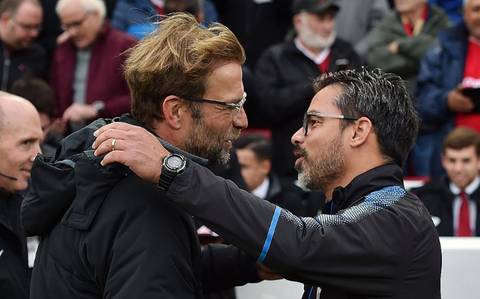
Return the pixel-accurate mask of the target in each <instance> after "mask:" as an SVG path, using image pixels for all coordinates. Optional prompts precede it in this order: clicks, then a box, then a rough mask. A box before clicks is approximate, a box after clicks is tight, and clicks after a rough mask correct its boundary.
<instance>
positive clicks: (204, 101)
mask: <svg viewBox="0 0 480 299" xmlns="http://www.w3.org/2000/svg"><path fill="white" fill-rule="evenodd" d="M178 97H180V98H182V99H185V100H188V101H194V102H199V103H209V104H216V105H221V106H228V107H230V108H235V109H237V112H235V116H234V117H233V121H236V120H237V118H238V115H239V114H240V110H242V107H243V105H244V104H245V102H246V101H247V93H246V92H244V93H243V97H242V99H241V100H240V102H238V103H228V102H220V101H215V100H208V99H202V98H197V97H192V96H178Z"/></svg>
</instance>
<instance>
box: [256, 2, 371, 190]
mask: <svg viewBox="0 0 480 299" xmlns="http://www.w3.org/2000/svg"><path fill="white" fill-rule="evenodd" d="M339 9H340V8H339V6H338V5H337V4H336V3H335V1H333V0H325V1H318V0H295V1H293V5H292V13H293V14H294V16H293V25H294V27H295V32H296V36H295V38H293V39H290V40H286V41H284V42H282V43H279V44H276V45H273V46H271V47H269V48H268V49H266V50H265V52H263V54H262V56H260V58H259V59H258V62H257V64H256V66H255V73H254V81H253V84H254V91H255V94H256V96H257V99H258V109H259V112H260V113H261V115H263V116H264V118H265V120H266V122H267V123H268V124H269V126H270V129H271V131H272V142H273V146H274V148H275V153H274V154H273V159H272V161H273V170H274V171H275V172H276V173H277V174H278V175H280V176H283V177H288V178H290V179H291V181H292V182H293V181H294V180H295V179H296V175H297V174H296V172H295V170H294V169H293V168H292V165H293V163H294V161H295V160H294V157H293V156H292V154H291V153H292V150H293V146H292V144H291V143H290V137H291V136H292V134H293V133H295V131H296V130H297V127H298V124H299V123H300V122H301V121H302V117H303V113H304V112H305V109H307V107H308V105H309V103H310V100H311V99H312V97H313V96H314V95H315V91H314V90H313V88H312V86H311V81H312V79H313V78H316V77H318V76H320V75H321V74H323V73H325V72H326V71H327V70H330V71H338V70H341V69H355V68H359V67H360V66H361V65H362V63H363V61H362V59H361V58H360V57H359V56H358V55H357V53H355V50H354V49H353V47H352V45H350V44H349V43H347V42H346V41H343V40H342V39H340V38H338V37H337V33H336V29H335V26H336V25H335V15H336V13H337V11H338V10H339Z"/></svg>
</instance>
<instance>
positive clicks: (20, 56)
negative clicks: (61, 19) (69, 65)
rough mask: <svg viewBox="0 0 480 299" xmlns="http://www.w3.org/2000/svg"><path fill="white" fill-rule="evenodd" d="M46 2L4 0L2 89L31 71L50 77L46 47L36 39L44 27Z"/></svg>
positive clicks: (1, 18)
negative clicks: (42, 3) (35, 41)
mask: <svg viewBox="0 0 480 299" xmlns="http://www.w3.org/2000/svg"><path fill="white" fill-rule="evenodd" d="M42 18H43V12H42V6H41V5H40V2H38V0H3V1H2V2H1V4H0V44H1V45H2V51H0V57H1V59H2V61H3V64H2V71H1V72H0V81H1V90H4V91H6V90H8V89H9V88H10V86H11V85H12V83H13V81H15V80H16V79H18V78H20V77H22V76H24V75H26V74H28V75H34V76H39V77H42V78H46V75H47V72H48V71H47V56H46V53H45V50H44V49H43V48H42V47H41V46H40V45H38V44H36V43H33V40H34V39H35V38H36V37H37V36H38V34H39V33H40V31H41V30H42Z"/></svg>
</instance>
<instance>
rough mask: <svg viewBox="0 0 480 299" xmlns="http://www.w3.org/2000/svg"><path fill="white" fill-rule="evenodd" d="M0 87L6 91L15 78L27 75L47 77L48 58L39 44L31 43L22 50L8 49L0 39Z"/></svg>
mask: <svg viewBox="0 0 480 299" xmlns="http://www.w3.org/2000/svg"><path fill="white" fill-rule="evenodd" d="M0 48H1V50H0V59H1V60H0V61H1V63H2V65H1V71H0V89H2V90H3V91H8V90H9V89H10V87H11V86H12V83H13V82H15V80H17V79H19V78H21V77H23V76H26V75H29V76H35V77H40V78H42V79H44V80H46V79H47V74H48V58H47V54H46V52H45V50H44V49H43V48H42V46H40V45H39V44H36V43H33V44H32V45H30V47H28V48H27V49H24V50H19V51H9V50H7V47H6V46H5V44H4V43H3V42H1V41H0Z"/></svg>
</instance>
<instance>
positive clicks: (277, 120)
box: [0, 0, 480, 298]
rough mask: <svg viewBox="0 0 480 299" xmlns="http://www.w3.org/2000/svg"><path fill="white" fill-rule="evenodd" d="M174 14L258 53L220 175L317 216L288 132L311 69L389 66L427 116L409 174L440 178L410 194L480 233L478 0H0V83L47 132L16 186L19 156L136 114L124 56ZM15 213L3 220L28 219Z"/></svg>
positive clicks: (6, 182)
mask: <svg viewBox="0 0 480 299" xmlns="http://www.w3.org/2000/svg"><path fill="white" fill-rule="evenodd" d="M318 3H320V5H319V4H318ZM175 12H188V13H190V14H192V15H193V16H194V17H195V18H196V20H197V21H198V22H199V23H200V24H201V26H209V24H211V23H213V22H220V23H222V24H224V25H226V26H227V27H228V28H229V29H230V30H231V31H232V32H233V33H234V34H235V35H236V37H237V38H238V40H239V41H240V43H241V44H242V46H243V47H244V49H245V53H246V57H247V59H246V62H245V64H244V65H243V66H242V71H243V84H244V88H245V92H246V94H247V99H248V100H247V101H246V102H245V105H244V108H245V112H246V114H247V115H248V124H249V125H248V128H247V129H246V130H244V131H243V132H242V136H241V137H240V138H239V139H238V140H236V141H235V142H233V148H232V150H231V157H232V158H231V160H230V162H229V163H228V164H227V165H226V166H221V167H216V168H213V169H212V170H213V171H214V172H215V173H217V174H219V175H221V176H224V177H226V178H229V179H232V180H233V181H234V182H235V183H237V185H238V186H239V187H241V188H243V189H245V190H247V191H249V192H251V193H253V194H255V195H257V196H258V197H260V198H262V199H265V200H268V201H271V202H273V203H275V204H277V205H279V206H281V207H283V208H286V209H288V210H290V211H291V212H292V213H293V214H296V215H299V216H315V215H316V214H317V213H318V212H319V211H320V210H321V208H322V206H323V204H324V203H325V196H324V195H323V194H321V193H317V192H311V191H309V190H305V189H302V188H300V187H299V186H298V182H297V171H296V170H295V169H294V167H293V165H294V163H295V159H296V158H295V156H294V155H293V150H294V146H293V145H292V142H291V136H292V135H293V134H294V133H295V132H296V131H297V130H298V129H299V128H300V127H301V126H302V122H304V119H305V117H306V116H305V115H304V113H305V112H306V110H307V108H308V106H309V104H310V101H311V99H312V97H313V96H314V95H315V93H316V90H315V89H314V87H313V85H312V80H313V79H314V78H317V77H319V76H321V75H322V74H325V73H327V72H328V71H333V72H335V71H339V70H347V69H361V68H369V69H373V68H379V69H381V70H382V71H384V72H391V73H395V74H398V75H399V76H401V77H402V79H404V80H405V82H406V85H407V88H408V90H409V91H410V92H411V93H412V94H413V95H414V97H415V103H414V104H415V108H416V109H417V112H418V113H419V115H420V118H421V124H420V131H419V135H418V138H417V141H416V144H415V146H414V148H413V149H412V151H411V152H410V155H409V159H408V161H407V164H406V165H405V168H404V176H405V177H406V178H407V177H408V178H420V179H421V180H423V181H430V182H429V183H427V185H425V186H424V187H422V188H420V189H416V190H413V191H414V192H415V193H417V194H418V195H419V197H420V198H421V199H422V200H423V201H424V202H425V204H426V206H427V208H429V210H430V212H431V213H432V219H434V222H435V221H439V222H438V226H437V229H438V232H439V233H440V234H441V235H451V236H455V235H461V236H472V235H473V236H474V235H480V229H479V230H478V231H477V230H476V225H477V222H478V220H477V219H480V216H479V217H477V210H478V208H480V191H478V189H479V187H480V177H479V171H480V141H479V137H478V133H480V0H429V1H427V0H391V1H387V0H354V1H352V0H300V1H298V0H295V1H294V0H242V1H239V0H105V1H104V2H103V1H101V0H100V1H99V0H58V1H57V0H1V1H0V44H1V46H2V50H1V51H0V58H1V60H2V62H3V63H2V70H1V71H0V82H1V90H2V91H5V92H9V93H11V94H14V95H18V96H20V97H22V98H25V99H27V100H28V101H30V102H31V104H33V106H34V107H35V108H36V110H37V112H38V114H39V117H40V122H41V123H40V125H41V130H42V134H40V135H39V134H38V133H39V132H33V133H32V134H33V135H34V136H35V137H32V138H33V139H32V138H31V140H33V141H32V142H34V143H35V142H37V141H38V143H39V144H38V145H39V147H32V148H31V149H33V150H31V151H30V152H29V153H28V154H27V155H26V156H25V157H26V158H25V159H24V160H25V161H27V162H25V161H20V160H19V162H18V163H17V164H19V165H20V166H19V165H14V164H13V163H14V162H12V161H13V160H12V161H10V162H8V163H7V162H5V161H2V162H0V174H1V177H0V187H1V188H3V189H5V190H6V192H7V194H11V193H17V192H18V193H24V192H25V190H26V189H27V185H19V181H20V180H21V179H20V176H21V175H22V171H24V170H25V169H23V170H22V167H23V166H22V165H23V164H28V163H30V167H31V162H33V158H34V156H35V155H36V154H37V153H38V152H40V151H41V152H42V153H43V154H44V155H46V156H54V155H55V152H56V149H57V146H58V145H59V144H60V141H61V140H62V139H63V138H64V137H65V136H67V135H69V134H71V133H74V132H76V131H78V130H79V129H81V128H83V127H85V126H86V125H88V124H89V123H91V122H92V121H94V120H95V119H97V118H114V117H118V116H121V115H122V114H124V113H129V112H130V104H131V98H132V96H131V94H130V88H129V85H128V83H127V81H126V79H125V77H124V74H123V67H124V64H125V61H126V59H127V58H128V56H129V53H130V51H131V49H133V48H134V47H135V46H136V45H137V43H138V41H139V40H141V39H144V38H149V34H151V33H152V32H154V30H155V29H156V28H157V26H158V24H157V23H156V22H157V21H159V20H160V19H161V18H162V16H163V15H167V14H170V13H175ZM372 96H375V95H373V94H372ZM211 100H214V99H211ZM1 101H4V99H3V98H2V99H1ZM10 101H13V100H8V101H7V100H5V102H4V103H0V105H1V106H2V107H3V108H2V113H0V118H3V119H0V123H3V124H2V125H1V126H0V154H1V155H2V157H8V156H9V155H11V153H12V151H16V149H15V148H14V147H12V146H9V145H8V144H7V143H6V142H5V140H8V139H6V138H5V137H4V136H3V135H2V134H4V133H3V131H4V130H5V126H6V125H5V121H7V120H8V119H9V118H8V117H5V116H4V115H5V114H9V115H10V118H12V121H11V122H8V124H9V125H10V126H12V123H14V120H17V121H18V120H21V122H19V126H20V123H21V124H22V125H21V128H22V130H26V131H28V130H33V129H32V128H28V127H26V126H25V124H29V125H31V126H36V125H37V124H36V123H33V124H32V123H31V122H30V121H29V119H31V115H30V114H27V113H26V112H25V113H24V114H18V115H17V114H15V113H13V112H9V110H8V109H7V108H5V107H6V106H7V105H20V106H22V105H23V106H22V107H23V108H21V110H23V111H27V110H29V109H30V110H31V106H28V105H27V104H26V103H21V104H18V103H17V102H15V101H13V102H12V103H15V104H10ZM12 107H13V106H12ZM25 107H26V108H25ZM30 112H31V111H30ZM10 113H11V114H10ZM13 116H15V117H13ZM19 128H20V127H19ZM22 132H23V131H22ZM20 135H21V134H20V133H15V136H17V137H18V138H20ZM37 135H38V136H37ZM12 138H13V137H12ZM31 140H30V141H31ZM12 142H13V141H12ZM22 142H23V141H22ZM22 146H24V145H22ZM40 148H41V149H40ZM2 159H4V158H2ZM25 167H26V166H25ZM25 167H23V168H25ZM27 168H28V167H27ZM17 169H19V170H18V173H17ZM27 170H28V169H27ZM27 179H28V177H27V178H26V179H25V180H27ZM12 185H15V186H14V187H11V186H12ZM3 189H2V190H3ZM463 190H465V192H466V193H467V196H466V197H465V196H464V195H461V191H463ZM2 192H3V191H2ZM432 194H434V195H432ZM2 196H4V195H3V193H2ZM5 196H6V195H5ZM440 196H443V197H445V199H444V200H443V199H442V201H439V200H437V198H438V197H440ZM452 202H453V204H452ZM463 202H466V204H465V205H464V204H463ZM465 209H466V210H465ZM3 211H7V209H4V210H2V211H0V213H3ZM465 214H467V215H468V218H467V220H460V218H461V217H462V215H465ZM9 217H10V216H5V217H3V216H2V217H0V224H2V223H4V222H5V223H11V222H14V221H17V220H15V219H14V220H12V219H10V220H8V219H9ZM435 217H436V218H435ZM4 218H5V219H6V220H5V219H4ZM441 219H443V221H441ZM3 220H5V221H3ZM479 225H480V224H479ZM5 227H9V225H5ZM198 227H199V228H201V230H200V231H201V235H205V236H208V237H212V238H211V240H209V241H208V242H211V241H212V240H214V242H217V241H218V240H217V239H216V238H217V235H216V234H215V233H214V232H212V231H210V230H208V229H207V228H202V224H198ZM11 230H12V231H15V234H17V235H20V234H21V233H20V232H19V230H18V228H12V229H11ZM205 231H206V233H205ZM0 233H1V232H0ZM20 239H21V238H20ZM1 253H3V250H2V251H1V252H0V255H1ZM19 259H22V257H19ZM0 272H1V270H0ZM18 279H19V280H21V279H24V278H22V277H19V278H18ZM0 281H1V277H0ZM227 292H228V291H227ZM0 297H2V296H1V294H0ZM212 298H213V297H212Z"/></svg>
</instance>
